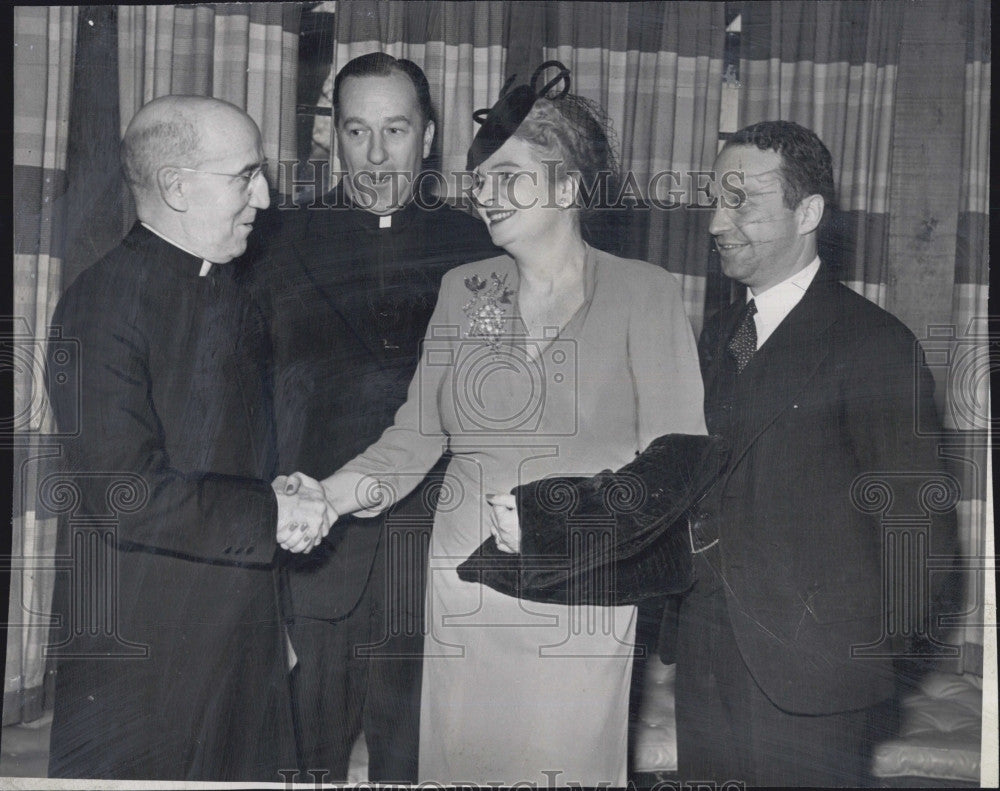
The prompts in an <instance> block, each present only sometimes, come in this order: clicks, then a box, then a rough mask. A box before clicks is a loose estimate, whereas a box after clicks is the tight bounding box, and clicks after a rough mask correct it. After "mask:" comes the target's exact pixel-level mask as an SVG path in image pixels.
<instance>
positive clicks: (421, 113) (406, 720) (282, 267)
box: [255, 53, 497, 782]
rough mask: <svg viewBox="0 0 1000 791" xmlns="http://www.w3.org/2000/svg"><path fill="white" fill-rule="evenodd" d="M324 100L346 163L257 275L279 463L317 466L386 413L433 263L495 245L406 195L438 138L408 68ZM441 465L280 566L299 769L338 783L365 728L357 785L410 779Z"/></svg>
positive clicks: (405, 372) (352, 451) (431, 280)
mask: <svg viewBox="0 0 1000 791" xmlns="http://www.w3.org/2000/svg"><path fill="white" fill-rule="evenodd" d="M333 111H334V121H335V125H336V133H337V140H338V144H339V155H340V158H341V161H342V162H344V163H345V165H346V167H347V175H346V176H345V177H344V178H342V179H341V182H340V184H339V185H338V186H337V187H336V189H335V190H333V191H332V192H331V193H330V194H328V195H325V196H324V197H323V198H322V201H321V203H322V206H319V207H316V208H313V207H309V208H303V209H301V210H300V211H297V212H295V213H294V214H291V213H288V214H286V216H285V217H283V218H282V222H283V227H282V230H281V233H280V235H279V236H278V237H276V238H273V239H269V240H268V249H267V251H266V254H265V255H264V257H263V258H262V259H261V263H260V265H259V267H258V271H257V272H256V276H255V280H256V283H257V288H258V290H259V300H260V303H261V305H263V306H264V309H265V312H266V313H267V315H268V318H269V321H270V325H271V334H272V338H273V342H274V354H275V366H276V367H275V392H276V417H277V424H278V448H279V467H280V470H281V471H282V472H284V473H291V472H293V471H296V470H301V471H303V472H305V473H307V474H308V475H310V476H315V477H316V478H323V477H326V476H328V475H330V474H332V473H333V472H335V471H336V470H337V469H338V468H339V467H341V466H342V465H343V464H345V463H346V462H347V461H349V460H350V459H352V458H353V457H354V456H356V455H357V454H358V453H360V452H361V451H363V450H365V449H366V448H367V447H368V446H369V445H370V444H371V443H373V442H375V441H376V440H377V439H378V438H379V436H380V435H381V433H382V431H383V430H384V429H386V428H387V427H388V426H390V425H392V421H393V416H394V415H395V412H396V410H397V409H398V408H399V407H400V406H401V405H402V404H403V402H404V401H405V400H406V391H407V387H408V385H409V383H410V379H411V378H412V377H413V375H414V371H415V370H416V366H417V361H418V359H419V354H420V349H419V346H420V341H421V339H422V338H423V334H424V331H425V330H426V327H427V323H428V321H429V320H430V316H431V313H432V312H433V310H434V305H435V302H436V300H437V292H438V288H439V286H440V283H441V277H442V275H443V274H444V272H446V271H447V270H448V269H451V268H452V267H454V266H457V265H459V264H461V263H464V262H466V261H475V260H478V259H480V258H486V257H488V256H490V255H495V254H496V252H497V251H496V248H494V247H493V245H492V243H491V242H490V240H489V234H488V233H487V231H486V229H485V226H484V225H483V224H482V223H481V222H480V221H479V220H478V219H475V218H473V217H472V216H470V215H467V214H465V213H463V212H460V211H456V210H453V209H451V208H449V207H448V206H444V205H438V206H436V207H435V208H428V207H429V206H430V205H432V202H431V201H428V200H425V199H422V198H420V196H418V195H417V194H416V190H415V187H416V182H417V181H418V180H419V177H420V174H421V170H422V161H423V159H424V158H425V157H427V156H428V154H429V153H430V150H431V143H432V141H433V139H434V117H433V110H432V107H431V100H430V90H429V87H428V84H427V78H426V76H425V75H424V73H423V72H422V71H421V70H420V68H419V67H418V66H417V65H416V64H414V63H412V62H410V61H408V60H397V59H396V58H393V57H392V56H389V55H385V54H382V53H372V54H369V55H363V56H361V57H358V58H355V59H354V60H352V61H350V62H349V63H348V64H347V65H345V66H344V67H343V68H342V69H341V70H340V72H339V73H338V74H337V77H336V80H335V82H334V89H333ZM443 471H444V464H443V463H442V464H439V465H438V467H437V468H435V469H434V470H432V471H431V473H430V474H429V475H428V476H427V480H426V481H425V482H424V484H423V485H421V486H419V487H418V488H417V490H416V491H415V492H414V493H413V494H412V495H411V496H410V497H408V498H406V499H404V500H403V501H401V502H400V503H398V504H397V505H396V506H394V507H393V509H391V511H390V512H389V513H388V514H387V515H385V516H384V517H378V518H375V519H355V518H352V517H343V518H341V519H339V520H338V521H337V523H336V525H335V527H334V529H333V530H332V531H331V533H330V535H329V536H328V538H327V540H326V541H325V542H323V543H322V544H321V545H320V546H319V547H318V548H317V549H316V551H314V552H313V553H312V554H311V555H308V556H303V557H300V558H291V559H290V562H289V563H288V564H287V578H286V587H285V593H286V601H285V605H286V608H287V609H286V611H287V614H288V615H289V616H290V626H289V628H290V634H291V639H292V644H293V647H294V649H295V652H296V654H297V656H298V665H297V666H296V668H295V669H294V670H293V674H292V685H293V695H294V702H295V711H296V728H297V736H298V740H299V767H300V769H302V770H303V771H306V770H315V771H316V772H324V771H325V772H328V773H329V775H328V779H330V780H343V779H345V778H346V777H347V771H348V761H349V757H350V754H351V748H352V746H353V744H354V742H355V740H356V739H357V737H358V734H359V732H361V731H362V730H363V731H364V734H365V737H366V741H367V746H368V778H369V779H370V780H380V781H401V782H416V779H417V748H418V728H419V711H420V679H421V668H422V654H423V599H424V576H425V573H426V572H425V568H426V564H427V545H428V541H429V531H430V528H431V525H432V524H433V515H434V508H435V485H434V483H433V482H434V481H436V480H439V479H440V478H441V477H442V476H443Z"/></svg>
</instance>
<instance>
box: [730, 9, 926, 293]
mask: <svg viewBox="0 0 1000 791" xmlns="http://www.w3.org/2000/svg"><path fill="white" fill-rule="evenodd" d="M909 8H910V6H909V5H908V4H906V3H894V2H893V3H872V2H868V0H857V1H856V2H855V1H854V0H850V1H849V2H841V1H839V0H838V2H830V3H816V2H762V3H744V4H743V6H742V29H743V32H742V37H741V41H740V46H741V57H740V83H741V92H740V108H739V119H740V122H739V126H740V127H741V128H742V127H743V126H746V125H748V124H752V123H756V122H758V121H767V120H775V119H779V118H780V119H784V120H788V121H795V122H797V123H800V124H802V125H803V126H805V127H808V128H809V129H812V130H813V131H815V132H816V134H818V135H819V137H820V139H821V140H822V141H823V142H824V143H826V146H827V147H828V148H829V149H830V153H831V154H832V155H833V166H834V181H835V184H836V187H837V197H838V206H837V207H836V208H837V211H835V212H834V213H833V214H832V216H831V218H832V223H831V227H830V228H829V229H828V234H827V235H826V236H825V238H824V249H822V250H821V252H822V253H823V254H824V255H823V257H824V259H825V260H826V261H827V262H828V263H830V264H833V265H834V266H836V267H837V269H838V274H839V275H840V277H841V279H842V280H843V281H844V282H845V283H847V284H848V285H849V286H851V288H853V289H854V290H855V291H857V292H858V293H860V294H863V295H864V296H866V297H867V298H868V299H870V300H872V301H873V302H875V303H877V304H879V305H881V306H882V307H885V304H886V292H885V289H886V283H887V282H888V275H887V268H886V267H887V264H888V258H889V256H888V250H889V216H888V202H889V162H890V161H891V156H890V146H891V143H892V135H893V111H894V105H895V86H896V70H897V59H898V51H899V44H900V31H901V30H902V27H903V17H904V15H905V14H906V13H908V9H909Z"/></svg>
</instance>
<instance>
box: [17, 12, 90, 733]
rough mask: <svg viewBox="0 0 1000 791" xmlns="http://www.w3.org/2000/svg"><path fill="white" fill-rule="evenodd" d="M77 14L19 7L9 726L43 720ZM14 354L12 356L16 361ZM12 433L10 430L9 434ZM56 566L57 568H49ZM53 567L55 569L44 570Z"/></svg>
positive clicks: (51, 580) (50, 600)
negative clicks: (49, 466) (47, 374)
mask: <svg viewBox="0 0 1000 791" xmlns="http://www.w3.org/2000/svg"><path fill="white" fill-rule="evenodd" d="M76 26H77V8H75V7H44V6H36V7H25V6H18V7H16V8H15V9H14V41H15V45H14V75H13V76H14V262H13V263H14V267H13V269H14V271H13V274H14V282H13V285H14V316H13V326H12V327H10V328H9V331H10V332H11V335H12V336H13V338H12V339H13V344H12V345H10V346H7V345H6V344H5V347H6V349H7V350H8V352H7V354H5V360H4V364H5V367H7V366H9V368H8V370H10V371H12V373H13V378H14V410H13V418H14V419H13V421H12V428H13V438H14V451H13V457H14V471H15V473H14V486H13V493H14V502H13V514H12V516H13V519H12V538H11V565H12V569H11V590H10V602H9V609H8V615H7V657H6V659H7V665H6V667H7V672H6V674H5V676H4V706H3V724H4V725H8V724H10V723H13V722H20V721H22V720H24V721H30V720H33V719H36V718H37V717H39V716H40V715H41V713H42V707H43V702H44V692H43V690H44V682H45V659H44V657H43V655H42V646H43V645H44V644H45V642H46V638H47V635H48V626H49V620H48V618H47V617H46V616H45V615H44V614H45V613H47V612H49V611H50V610H51V604H52V586H53V582H54V571H53V569H52V568H51V559H52V556H53V555H54V552H55V520H54V519H52V518H46V517H45V515H44V514H41V513H39V512H37V510H36V504H35V501H34V498H32V497H30V496H26V493H29V492H31V491H33V490H34V489H35V487H36V485H37V481H38V474H39V468H40V465H41V466H42V467H44V460H45V459H46V458H51V457H52V456H53V455H58V447H57V446H54V445H53V443H52V442H51V441H50V440H47V437H48V435H49V434H50V433H51V428H52V416H51V413H50V412H49V410H48V408H47V399H46V396H45V390H44V384H43V367H42V366H43V358H42V355H41V350H42V348H43V345H44V340H45V338H47V337H48V329H47V328H48V322H49V317H50V316H51V314H52V311H53V309H54V308H55V303H56V301H57V300H58V298H59V294H60V291H59V287H60V278H61V272H62V264H63V258H64V253H65V247H64V231H65V228H64V226H65V220H66V217H65V213H64V211H63V208H64V205H63V202H62V200H61V198H62V197H63V195H64V194H65V192H66V172H67V161H66V154H67V150H68V146H69V113H70V96H71V92H72V89H73V84H72V83H73V65H74V53H75V47H76ZM8 354H9V356H8ZM4 433H5V434H6V432H4ZM46 561H48V562H46ZM46 565H48V566H49V567H48V568H44V567H43V566H46Z"/></svg>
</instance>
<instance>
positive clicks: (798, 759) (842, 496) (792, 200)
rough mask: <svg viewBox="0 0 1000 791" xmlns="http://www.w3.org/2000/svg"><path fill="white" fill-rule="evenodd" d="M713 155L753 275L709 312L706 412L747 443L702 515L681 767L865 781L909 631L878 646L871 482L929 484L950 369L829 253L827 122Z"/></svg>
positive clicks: (687, 601)
mask: <svg viewBox="0 0 1000 791" xmlns="http://www.w3.org/2000/svg"><path fill="white" fill-rule="evenodd" d="M715 172H716V176H717V182H716V183H717V184H719V185H721V186H722V190H721V191H719V192H718V193H717V196H716V197H717V198H718V201H719V202H718V204H717V207H716V208H715V210H714V216H713V220H712V224H711V226H710V230H711V233H712V235H713V236H714V237H715V241H716V245H717V247H718V250H719V255H720V258H721V261H722V269H723V272H724V273H725V274H726V275H728V276H729V277H732V278H734V279H736V280H737V281H739V282H740V283H742V284H744V285H745V286H746V287H747V290H748V293H747V298H746V300H741V301H739V302H738V303H737V304H734V305H731V306H729V307H728V308H726V309H724V310H722V311H721V312H720V313H719V314H717V315H716V316H714V317H712V319H711V320H709V321H708V322H707V324H706V326H705V329H704V332H703V333H702V336H701V340H700V343H699V351H700V356H701V362H702V372H703V375H704V379H705V416H706V421H707V423H708V427H709V431H710V433H713V434H721V435H723V437H725V438H726V440H727V441H728V443H729V445H730V457H729V464H728V468H727V470H726V471H725V472H724V474H723V475H722V477H721V479H720V480H719V481H718V483H717V484H716V485H715V486H714V487H713V489H712V490H711V491H710V492H709V495H708V496H707V497H706V499H705V500H704V501H703V503H702V505H701V507H700V511H699V513H698V514H697V515H696V517H695V518H694V519H693V520H692V524H691V528H690V530H691V541H692V548H693V550H694V552H695V553H696V554H695V558H694V559H695V574H696V583H695V585H694V588H693V589H692V590H691V591H690V592H689V593H688V594H687V595H686V596H685V597H684V598H683V600H682V601H681V603H680V611H679V621H678V630H677V644H676V650H677V683H676V689H677V739H678V761H679V773H680V776H681V777H682V778H683V779H685V780H694V779H703V780H716V781H719V782H722V781H725V780H737V781H745V782H746V783H747V784H749V785H765V786H768V785H799V786H834V785H858V784H862V783H864V782H866V781H867V778H866V773H867V769H868V766H867V758H868V755H869V754H870V746H871V738H872V734H873V733H875V732H877V728H875V729H873V727H872V726H873V719H874V715H875V714H876V713H877V712H878V711H879V710H880V709H879V707H880V704H882V702H883V701H885V700H886V699H888V698H890V696H891V695H892V694H893V691H894V689H895V686H896V684H897V666H896V665H895V664H894V661H893V658H892V657H891V656H889V654H891V653H893V650H895V651H899V650H901V649H903V648H905V646H903V645H900V644H898V643H897V644H895V645H894V646H892V650H886V651H872V650H870V648H869V650H865V649H864V648H863V647H865V646H872V645H874V644H878V643H879V641H880V637H881V636H882V630H883V628H884V624H885V618H886V616H887V611H888V610H889V606H890V605H889V601H888V599H887V594H886V593H885V592H884V587H885V586H886V583H887V580H886V576H885V573H884V571H883V553H884V552H885V551H886V550H885V535H884V531H883V528H882V526H881V524H880V522H879V517H878V515H876V514H872V513H871V509H866V508H865V505H866V503H864V502H863V500H864V495H863V494H861V493H860V491H861V490H860V489H858V488H857V486H856V485H861V484H862V483H863V481H864V480H865V479H864V477H863V476H866V475H874V476H876V477H879V478H880V479H882V480H884V481H886V482H887V485H888V486H889V487H890V488H891V489H892V490H893V495H894V496H895V497H896V498H897V500H898V502H899V503H900V506H901V507H910V508H913V507H914V506H915V505H916V504H917V503H918V502H919V498H918V497H917V496H916V492H917V491H918V489H919V488H920V486H921V485H923V484H924V483H927V482H929V481H940V480H942V473H941V471H940V469H939V464H938V461H937V459H936V457H935V449H934V446H933V443H932V442H929V441H928V440H927V439H925V438H924V436H925V434H924V432H925V431H926V430H927V429H931V433H936V428H937V427H936V421H937V418H936V413H935V410H934V402H933V390H934V382H933V379H932V377H931V375H930V373H929V372H928V370H927V369H926V368H925V367H924V366H923V364H922V361H920V357H919V353H918V352H917V349H916V347H915V339H914V336H913V334H912V333H911V332H910V331H909V330H908V329H907V328H906V327H905V326H904V325H903V324H902V323H901V322H899V321H898V320H897V319H895V318H894V317H893V316H891V315H890V314H889V313H887V312H886V311H884V310H882V309H881V308H879V307H877V306H876V305H874V304H873V303H871V302H869V301H868V300H866V299H864V298H863V297H860V296H858V295H857V294H855V293H854V292H853V291H851V290H850V289H848V288H846V287H845V286H843V285H842V284H840V283H839V282H837V281H836V280H835V279H833V278H832V277H831V275H830V273H829V271H828V270H827V267H826V265H825V264H824V263H822V262H821V261H820V259H819V257H818V255H817V243H816V236H817V231H818V229H819V227H820V224H821V221H822V220H823V217H824V212H825V210H826V209H827V208H828V207H829V205H830V204H832V201H833V198H834V187H833V174H832V164H831V156H830V153H829V151H828V150H827V149H826V147H825V146H824V145H823V143H822V142H821V141H820V140H819V138H818V137H817V136H816V135H815V134H814V133H813V132H811V131H810V130H808V129H805V128H803V127H801V126H799V125H797V124H794V123H790V122H785V121H776V122H765V123H760V124H755V125H753V126H750V127H747V128H745V129H743V130H740V131H739V132H737V133H736V134H735V135H734V136H733V137H732V138H731V139H730V140H729V141H727V143H726V145H725V147H724V148H723V150H722V151H721V153H720V154H719V156H718V159H717V160H716V163H715ZM918 407H919V409H918ZM918 415H920V416H923V418H925V419H926V422H925V423H924V424H923V425H922V426H921V427H920V428H921V429H923V430H924V431H918V426H917V421H916V417H917V416H918ZM946 499H947V498H946ZM950 505H951V507H952V508H953V506H954V503H953V502H952V503H951V504H950ZM944 510H946V511H947V510H948V509H947V507H946V508H945V509H944ZM953 518H954V514H953V511H952V512H950V513H945V514H938V515H936V516H934V517H933V518H932V519H931V530H930V533H931V535H930V551H931V552H947V551H950V547H951V546H952V544H951V542H952V541H953ZM917 584H918V585H921V586H926V584H927V581H926V580H920V581H918V582H917ZM921 590H922V592H923V593H924V594H926V590H925V588H922V589H921ZM934 595H937V594H934ZM934 595H932V599H933V598H934ZM941 595H942V596H943V593H941ZM934 611H935V612H938V611H939V610H938V609H935V610H934ZM916 616H917V617H918V618H922V617H926V613H925V612H918V613H916ZM928 620H929V619H928ZM932 627H933V624H930V623H927V622H919V623H917V624H916V625H915V628H916V629H917V630H919V631H920V632H921V633H927V632H933V628H932Z"/></svg>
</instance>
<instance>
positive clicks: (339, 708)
mask: <svg viewBox="0 0 1000 791" xmlns="http://www.w3.org/2000/svg"><path fill="white" fill-rule="evenodd" d="M424 532H425V531H424ZM425 542H426V535H420V533H419V532H417V531H412V530H395V529H394V528H393V525H392V524H391V523H390V524H388V525H387V533H386V535H385V536H384V537H383V540H382V541H381V542H380V545H379V550H378V554H377V555H376V557H375V561H374V564H373V567H372V573H371V578H370V579H369V581H368V585H367V586H366V589H365V592H364V594H363V595H362V597H361V599H360V601H359V602H358V605H357V606H356V607H355V608H354V610H352V611H351V613H350V614H349V615H347V616H346V617H344V618H341V619H338V620H335V621H325V620H319V619H313V618H301V617H300V618H296V619H294V620H293V622H292V623H291V625H290V627H289V632H290V636H291V639H292V645H293V646H294V647H295V651H296V654H297V655H298V659H299V661H298V664H297V665H296V667H295V669H294V670H293V671H292V690H293V699H294V703H295V720H296V736H297V739H298V744H299V753H300V755H299V768H300V770H301V771H302V772H307V771H312V772H313V773H314V776H316V777H317V779H319V777H318V775H319V774H320V773H322V772H323V771H324V770H325V771H326V772H328V774H327V775H326V777H325V779H326V781H327V782H336V781H342V780H345V779H346V778H347V769H348V762H349V759H350V754H351V748H352V747H353V745H354V742H355V741H356V739H357V737H358V735H359V734H360V733H361V731H362V730H363V731H364V734H365V741H366V742H367V746H368V779H369V780H371V781H379V782H401V783H415V782H416V781H417V754H418V749H419V732H420V730H419V729H420V682H421V671H422V664H423V612H422V610H423V607H422V605H423V595H424V590H423V578H422V575H419V574H411V573H404V574H400V573H399V571H400V564H401V562H402V563H406V565H407V567H408V571H412V570H413V569H414V568H418V569H423V567H424V566H425V564H426V546H425ZM420 552H422V553H423V557H422V559H421V558H420V557H417V556H416V555H418V554H419V553H420ZM404 556H405V558H406V559H405V560H403V561H401V560H400V558H401V557H404ZM302 780H303V781H308V778H302Z"/></svg>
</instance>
